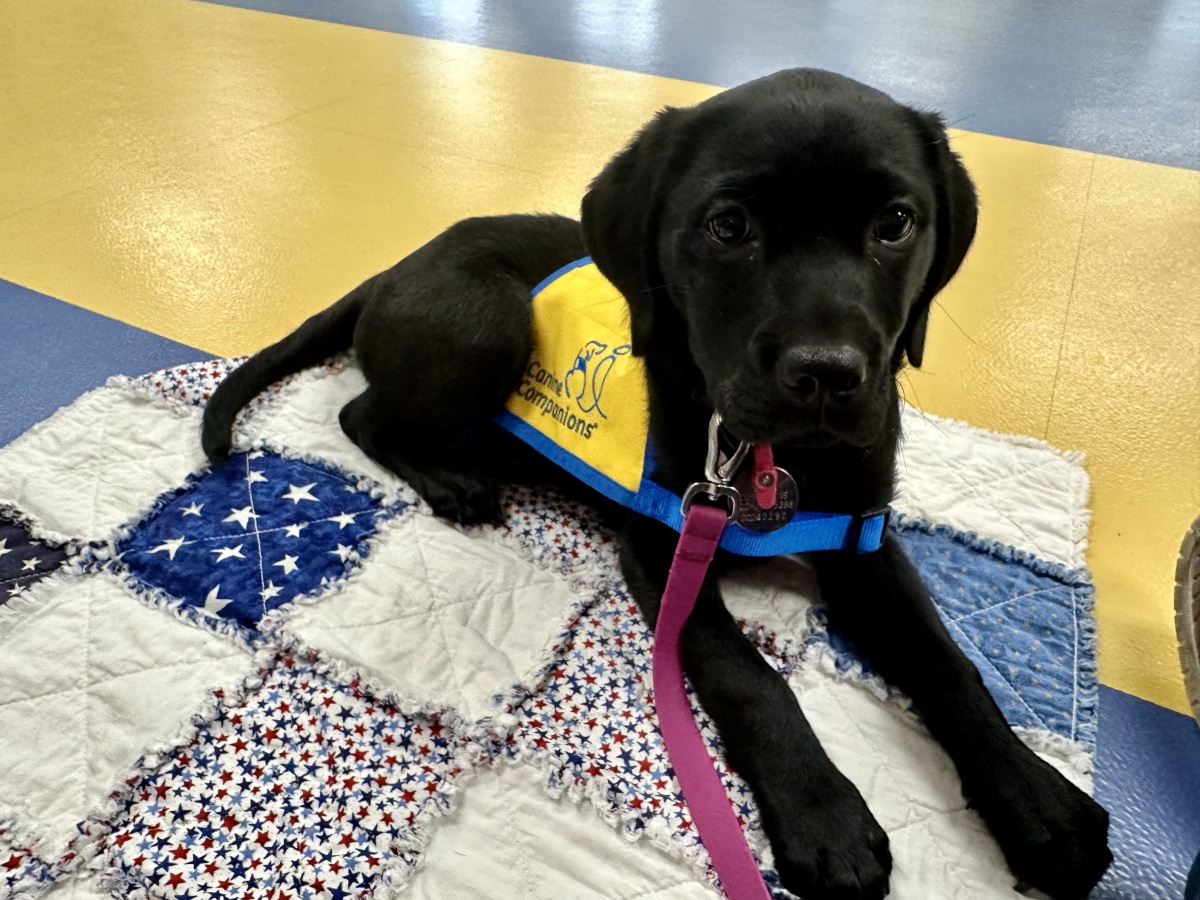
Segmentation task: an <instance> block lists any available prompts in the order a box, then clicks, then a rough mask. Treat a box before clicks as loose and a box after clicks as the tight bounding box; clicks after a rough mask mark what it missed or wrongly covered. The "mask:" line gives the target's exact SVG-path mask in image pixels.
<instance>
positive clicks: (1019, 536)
mask: <svg viewBox="0 0 1200 900" xmlns="http://www.w3.org/2000/svg"><path fill="white" fill-rule="evenodd" d="M903 413H904V414H903V423H904V440H903V442H902V443H901V445H900V453H899V456H898V457H897V461H896V474H897V475H898V482H899V496H898V497H897V498H896V504H895V506H896V509H898V510H900V511H902V512H904V513H907V514H908V515H912V516H920V517H921V518H923V519H927V520H928V521H930V522H938V523H940V524H943V525H950V526H953V527H954V528H958V529H960V530H962V531H973V532H975V533H976V534H979V535H981V536H982V537H985V538H990V539H991V540H994V541H999V542H1000V543H1002V544H1011V545H1012V546H1014V547H1016V548H1018V549H1020V550H1027V551H1029V552H1030V553H1033V554H1035V555H1037V556H1040V557H1041V558H1042V559H1044V560H1046V561H1048V562H1055V563H1059V564H1061V565H1064V566H1067V567H1068V568H1071V569H1076V568H1082V567H1083V565H1084V550H1085V549H1086V547H1087V530H1088V521H1089V513H1088V508H1087V501H1088V491H1089V485H1088V477H1087V473H1086V472H1085V471H1084V469H1083V466H1082V465H1081V463H1082V462H1083V453H1082V452H1081V451H1073V452H1063V451H1062V450H1059V449H1057V448H1056V447H1053V446H1051V445H1050V444H1047V443H1046V442H1044V441H1039V440H1036V439H1035V438H1030V437H1022V436H1020V435H1012V434H994V433H992V432H990V431H986V430H984V429H982V428H975V427H973V426H971V425H966V424H964V423H962V422H955V421H953V420H952V419H942V418H939V417H938V416H931V415H929V414H928V413H922V412H920V411H919V410H916V409H913V408H912V407H911V406H908V405H905V406H904V407H903Z"/></svg>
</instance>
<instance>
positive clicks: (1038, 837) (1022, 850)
mask: <svg viewBox="0 0 1200 900" xmlns="http://www.w3.org/2000/svg"><path fill="white" fill-rule="evenodd" d="M966 793H967V795H968V797H969V798H970V799H971V802H972V805H974V806H975V807H976V808H977V809H978V810H979V812H980V814H981V815H982V816H983V818H984V821H986V822H987V824H988V827H989V828H990V829H991V831H992V834H993V835H995V837H996V840H997V842H998V843H999V844H1000V849H1001V850H1002V851H1004V858H1005V860H1006V861H1007V862H1008V867H1009V868H1010V869H1011V870H1012V873H1013V875H1015V876H1016V877H1017V880H1018V881H1019V882H1023V883H1024V884H1025V885H1027V886H1029V887H1033V888H1037V889H1038V890H1040V891H1042V892H1044V893H1046V894H1048V895H1049V896H1051V897H1053V898H1054V900H1083V898H1084V897H1087V895H1088V894H1089V893H1091V890H1092V888H1093V887H1095V885H1096V882H1098V881H1099V880H1100V878H1101V876H1102V875H1103V874H1104V871H1105V869H1107V868H1108V864H1109V863H1111V862H1112V858H1113V857H1112V852H1111V851H1110V850H1109V849H1108V813H1107V812H1105V810H1104V808H1103V807H1102V806H1100V804H1098V803H1097V802H1096V801H1095V800H1093V799H1092V798H1091V797H1089V796H1088V795H1087V794H1085V793H1084V792H1083V791H1081V790H1079V788H1077V787H1075V785H1073V784H1071V782H1069V781H1068V780H1067V779H1066V778H1064V777H1063V776H1062V775H1060V774H1059V773H1058V771H1057V770H1055V769H1054V767H1053V766H1051V765H1050V764H1049V763H1046V762H1044V761H1043V760H1041V759H1039V758H1037V757H1036V756H1034V755H1033V754H1032V753H1031V754H1029V757H1028V759H1027V760H1024V761H1023V763H1022V766H1021V771H1020V774H1019V775H1018V776H1016V777H1009V778H993V779H989V780H988V781H987V782H986V783H984V784H981V785H979V786H977V787H975V788H974V789H973V790H968V791H967V792H966Z"/></svg>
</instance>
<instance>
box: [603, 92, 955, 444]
mask: <svg viewBox="0 0 1200 900" xmlns="http://www.w3.org/2000/svg"><path fill="white" fill-rule="evenodd" d="M976 208H977V207H976V198H975V190H974V188H973V186H972V184H971V180H970V178H969V177H968V175H967V172H966V170H965V169H964V168H963V166H962V164H961V163H960V162H959V160H958V158H957V157H956V156H955V155H954V154H953V153H952V152H951V151H950V150H949V148H948V146H947V141H946V132H945V128H944V127H943V125H942V122H941V120H940V119H939V118H938V117H937V116H934V115H929V114H923V113H919V112H917V111H915V110H913V109H910V108H908V107H906V106H902V105H900V104H898V103H896V102H895V101H893V100H892V99H891V98H889V97H888V96H887V95H886V94H883V93H880V92H879V91H876V90H874V89H872V88H869V87H866V86H865V85H862V84H859V83H858V82H856V81H852V80H851V79H848V78H844V77H841V76H838V75H834V74H831V73H828V72H821V71H816V70H809V69H793V70H788V71H784V72H779V73H777V74H775V75H772V76H769V77H767V78H762V79H759V80H758V81H753V82H750V83H749V84H745V85H742V86H741V87H737V88H734V89H732V90H729V91H726V92H724V93H722V94H719V95H717V96H715V97H713V98H712V99H710V100H707V101H705V102H704V103H701V104H699V105H698V106H694V107H690V108H687V109H667V110H664V111H663V112H662V113H660V114H659V115H658V116H657V117H656V118H655V119H654V121H653V122H651V123H650V124H649V125H648V126H646V128H645V129H643V130H642V132H641V133H640V134H639V135H638V136H637V137H636V138H635V139H634V140H633V142H632V143H631V144H630V145H629V146H628V147H627V148H626V149H625V150H624V151H622V152H621V153H620V154H619V155H618V156H616V157H615V158H614V159H613V160H612V161H611V162H610V163H609V164H608V166H607V167H606V168H605V169H604V171H603V172H601V173H600V175H599V177H597V178H596V180H595V182H594V183H593V184H592V188H591V190H590V191H589V193H588V194H587V196H586V197H584V200H583V229H584V236H585V240H586V243H587V247H588V251H589V252H590V253H591V255H592V257H593V259H594V260H595V262H596V264H597V265H598V266H599V268H600V270H601V271H602V272H603V273H604V275H605V276H606V277H607V278H608V279H609V280H610V281H612V282H613V284H615V285H616V286H617V287H618V288H619V289H620V290H621V292H622V293H623V294H624V295H625V297H626V299H627V300H628V302H629V306H630V312H631V317H632V325H633V346H634V352H635V353H637V354H638V355H644V356H647V357H650V358H651V359H653V358H655V357H658V358H659V360H660V361H661V362H662V363H663V365H664V367H665V368H666V369H667V370H669V371H675V372H677V373H679V376H680V377H681V378H682V379H685V380H688V379H690V380H692V381H693V382H697V381H698V382H700V383H699V384H693V385H692V387H693V388H697V387H698V388H700V389H701V390H703V392H704V395H705V397H706V399H707V401H708V402H709V404H710V405H711V406H712V407H713V408H714V409H716V410H717V411H718V412H720V413H721V415H722V417H723V418H724V420H725V423H726V426H727V427H728V428H729V429H730V431H731V432H732V433H733V434H734V435H735V436H736V437H738V438H740V439H742V440H748V441H754V442H761V441H769V442H772V443H783V444H788V445H793V446H807V447H820V446H827V445H830V444H834V443H838V442H845V443H849V444H852V445H856V446H864V447H865V446H869V445H871V444H873V443H874V442H875V441H876V440H878V437H879V433H880V430H881V429H882V427H883V425H884V422H885V419H886V416H887V408H888V405H889V404H891V403H894V402H895V375H896V372H897V371H898V369H899V368H900V366H901V365H902V364H903V361H904V357H905V356H907V358H908V361H909V362H910V363H911V364H912V365H914V366H919V365H920V364H921V356H922V352H923V347H924V341H925V327H926V322H927V317H928V313H929V305H930V303H931V302H932V300H933V297H934V295H935V294H937V292H938V291H939V290H941V289H942V287H943V286H944V285H945V284H946V282H948V281H949V280H950V278H951V277H952V276H953V275H954V273H955V271H957V269H958V267H959V264H960V263H961V262H962V260H963V257H964V256H965V255H966V252H967V248H968V247H969V246H970V243H971V239H972V237H973V236H974V233H975V219H976Z"/></svg>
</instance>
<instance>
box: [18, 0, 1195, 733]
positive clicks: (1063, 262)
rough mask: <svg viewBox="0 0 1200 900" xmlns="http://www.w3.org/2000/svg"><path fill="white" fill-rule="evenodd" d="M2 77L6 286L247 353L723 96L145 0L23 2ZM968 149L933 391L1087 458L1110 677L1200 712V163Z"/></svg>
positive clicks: (915, 388) (1006, 143)
mask: <svg viewBox="0 0 1200 900" xmlns="http://www.w3.org/2000/svg"><path fill="white" fill-rule="evenodd" d="M0 84H3V85H4V86H5V87H4V92H3V94H2V95H0V96H2V98H3V99H0V133H2V134H4V135H5V138H6V140H5V142H4V144H3V146H0V277H3V278H7V279H9V280H12V281H16V282H18V283H20V284H24V285H26V286H28V287H32V288H34V289H36V290H40V291H43V292H45V293H48V294H51V295H53V296H56V297H60V298H62V299H65V300H68V301H70V302H72V303H76V304H79V305H81V306H85V307H87V308H89V309H93V310H95V311H97V312H101V313H104V314H107V315H110V316H113V317H115V318H118V319H121V320H123V321H126V322H129V323H131V324H134V325H138V326H140V327H143V328H147V329H150V330H152V331H155V332H157V333H159V334H162V335H164V336H166V337H170V338H173V339H175V340H179V341H183V342H185V343H190V344H193V345H195V346H199V347H204V348H206V349H208V350H211V351H212V352H214V353H221V354H230V353H241V352H246V351H250V350H254V349H256V348H258V347H260V346H262V345H263V344H265V343H267V342H269V341H271V340H273V339H275V338H277V337H279V336H280V335H282V334H284V333H285V332H287V331H288V330H290V329H291V328H293V327H294V326H295V325H296V324H297V323H298V322H299V321H301V320H302V319H303V318H305V317H306V316H307V315H308V314H310V313H311V312H313V311H315V310H316V309H319V308H321V307H323V306H325V305H327V304H328V303H329V302H331V301H332V300H333V299H335V298H336V297H338V296H339V295H340V294H341V293H342V292H344V291H345V290H346V289H348V288H349V287H351V286H353V285H354V284H356V283H357V282H358V281H360V280H361V279H362V278H364V277H366V276H367V275H370V274H371V273H373V272H375V271H377V270H378V269H380V268H383V267H385V266H387V265H390V264H391V263H392V262H394V261H395V260H396V259H397V258H399V257H400V256H402V255H404V254H405V253H407V252H409V251H411V250H412V249H414V248H415V247H417V246H418V245H420V244H421V243H423V242H424V241H425V240H427V239H429V238H430V237H431V236H433V235H434V234H435V233H436V232H437V231H438V230H439V229H441V228H442V227H444V226H445V225H447V224H449V223H450V222H452V221H454V220H455V219H458V218H461V217H463V216H467V215H480V214H488V213H497V212H512V211H522V210H528V211H553V212H564V213H568V214H574V213H575V212H576V211H577V209H578V202H579V197H580V196H581V194H582V192H583V189H584V187H585V186H586V184H587V182H588V180H589V179H590V178H591V177H592V176H593V175H594V174H595V172H596V171H597V170H598V169H599V167H600V166H601V165H602V163H603V161H604V160H605V159H607V158H608V157H609V156H610V155H611V154H612V153H613V152H614V151H615V150H616V149H617V148H619V147H620V146H621V144H622V143H623V142H624V141H625V140H626V139H627V138H628V137H629V135H630V134H631V133H632V132H633V131H634V130H635V129H636V127H637V126H638V125H639V124H641V123H642V122H644V121H645V120H646V119H647V118H648V117H649V116H650V115H651V114H652V113H653V112H654V110H656V109H657V108H659V107H661V106H663V105H665V104H672V103H674V104H681V103H694V102H697V101H699V100H701V99H703V98H705V97H707V96H709V95H711V94H712V93H714V92H715V90H716V89H715V88H713V87H710V86H706V85H697V84H689V83H685V82H679V81H672V80H670V79H665V78H657V77H653V76H647V75H638V74H633V73H629V72H620V71H614V70H609V69H602V68H598V67H594V66H586V65H581V64H576V63H567V62H561V61H557V60H551V59H543V58H538V57H528V56H521V55H519V54H514V53H507V52H503V51H495V50H486V49H481V48H476V47H466V46H461V45H456V44H447V43H443V42H438V41H431V40H424V39H419V38H413V37H407V36H404V35H394V34H386V33H381V32H374V31H368V30H362V29H355V28H347V27H342V26H336V25H330V24H326V23H322V22H313V21H308V20H302V19H293V18H287V17H282V16H271V15H265V14H261V13H252V12H247V11H244V10H237V9H231V8H227V7H222V6H214V5H210V4H202V3H184V2H160V3H154V4H141V3H131V2H122V0H60V2H56V3H53V4H41V3H37V4H33V3H28V4H20V3H18V4H5V5H4V6H3V7H0ZM954 145H955V147H956V149H958V150H959V151H960V152H961V153H962V154H963V156H964V157H965V159H966V161H967V163H968V165H969V166H970V168H971V169H972V172H973V173H974V175H975V177H976V179H977V181H978V183H979V186H980V190H981V194H982V203H983V210H982V220H981V227H980V232H979V238H978V241H977V244H976V247H975V249H974V250H973V251H972V254H971V256H970V258H969V259H968V262H967V264H966V266H965V267H964V269H963V271H962V273H961V274H960V276H959V278H958V279H957V280H956V281H955V283H954V284H953V285H952V287H951V289H950V290H949V291H948V292H947V293H946V294H945V295H944V296H943V297H942V298H941V304H942V306H943V307H944V310H945V311H944V312H943V311H938V313H937V314H936V315H935V318H934V322H933V326H932V333H931V336H930V351H929V354H928V359H927V363H926V367H925V370H923V371H921V372H915V373H912V375H911V377H910V378H909V380H907V381H906V382H905V390H906V392H907V393H908V395H909V398H910V399H911V400H914V401H919V402H920V404H921V405H922V406H924V408H926V409H928V410H930V411H933V412H936V413H939V414H943V415H949V416H952V417H954V418H958V419H964V420H966V421H970V422H972V423H975V424H978V425H982V426H985V427H988V428H992V429H995V430H1000V431H1016V432H1023V433H1027V434H1032V435H1035V436H1037V437H1046V438H1048V439H1050V440H1051V441H1053V442H1055V443H1057V444H1059V445H1060V446H1063V447H1072V448H1082V449H1085V450H1087V451H1088V454H1089V457H1088V469H1089V471H1090V473H1091V476H1092V479H1093V500H1094V510H1095V516H1094V521H1093V532H1092V534H1093V539H1092V540H1093V542H1092V548H1091V553H1090V557H1089V559H1090V564H1091V566H1092V568H1093V570H1094V572H1095V576H1096V583H1097V603H1098V615H1099V619H1100V633H1101V659H1100V665H1101V670H1100V671H1101V677H1102V679H1103V680H1104V681H1105V683H1107V684H1110V685H1112V686H1114V687H1117V688H1120V689H1122V690H1126V691H1129V692H1131V693H1134V694H1137V695H1139V696H1141V697H1144V698H1146V699H1148V700H1151V701H1154V702H1157V703H1160V704H1163V705H1166V706H1170V707H1173V708H1175V709H1179V710H1181V711H1182V710H1184V709H1186V705H1185V700H1184V696H1183V691H1182V687H1181V684H1180V678H1179V675H1178V665H1177V661H1176V658H1175V650H1174V643H1173V637H1172V635H1173V632H1172V626H1171V612H1170V584H1171V573H1172V566H1173V559H1174V552H1175V549H1176V547H1177V545H1178V542H1179V540H1180V539H1181V538H1182V534H1183V531H1184V528H1185V527H1186V524H1187V522H1189V521H1190V520H1191V518H1192V517H1194V515H1195V514H1196V513H1197V512H1200V425H1198V423H1200V328H1198V327H1197V324H1196V322H1197V319H1196V313H1195V308H1196V306H1195V304H1196V302H1197V297H1200V259H1198V257H1200V238H1198V235H1200V173H1196V172H1187V171H1180V170H1174V169H1169V168H1165V167H1161V166H1152V165H1147V164H1142V163H1136V162H1130V161H1126V160H1119V159H1112V158H1108V157H1101V156H1096V155H1094V154H1088V153H1081V152H1077V151H1072V150H1064V149H1059V148H1054V147H1045V146H1040V145H1036V144H1029V143H1023V142H1020V141H1013V140H1007V139H1004V138H997V137H990V136H987V135H981V134H973V133H968V132H956V133H955V136H954ZM951 317H953V321H952V320H951Z"/></svg>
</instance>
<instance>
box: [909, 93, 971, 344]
mask: <svg viewBox="0 0 1200 900" xmlns="http://www.w3.org/2000/svg"><path fill="white" fill-rule="evenodd" d="M913 118H914V121H915V124H916V127H917V131H918V134H919V135H920V136H921V138H922V139H923V140H924V141H925V143H926V159H927V161H928V165H929V169H930V175H931V176H932V178H933V180H934V185H935V188H936V193H937V249H936V251H935V252H934V256H933V262H932V263H931V264H930V266H929V274H928V276H927V277H926V279H925V287H924V289H923V290H922V291H921V296H920V298H919V299H918V300H917V302H916V304H915V305H914V306H913V310H912V313H911V314H910V315H909V319H908V325H907V327H906V330H905V336H904V339H903V341H902V346H903V347H904V352H905V353H906V354H907V356H908V361H909V362H910V363H911V364H912V365H914V366H916V367H918V368H919V367H920V365H921V360H922V359H923V358H924V356H925V330H926V328H927V327H928V326H929V307H930V304H932V303H933V298H934V297H935V296H937V293H938V292H939V291H940V290H941V289H942V288H944V287H945V286H946V285H947V283H949V281H950V279H951V278H953V277H954V273H955V272H957V271H958V267H959V266H961V265H962V261H963V258H964V257H965V256H966V255H967V250H968V249H970V247H971V241H972V240H973V239H974V237H975V223H976V220H977V219H978V217H979V199H978V197H977V195H976V193H975V185H974V184H972V183H971V176H970V175H968V174H967V169H966V167H965V166H964V165H963V164H962V161H961V160H960V159H959V158H958V154H957V153H955V152H953V151H952V150H951V149H950V143H949V139H948V137H947V135H946V126H945V124H944V123H943V122H942V118H941V116H938V115H936V114H933V113H914V114H913Z"/></svg>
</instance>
